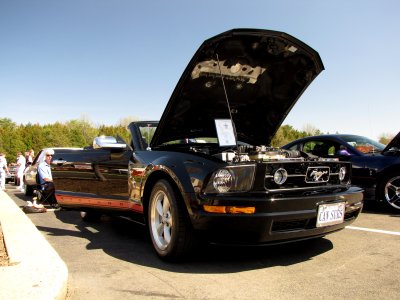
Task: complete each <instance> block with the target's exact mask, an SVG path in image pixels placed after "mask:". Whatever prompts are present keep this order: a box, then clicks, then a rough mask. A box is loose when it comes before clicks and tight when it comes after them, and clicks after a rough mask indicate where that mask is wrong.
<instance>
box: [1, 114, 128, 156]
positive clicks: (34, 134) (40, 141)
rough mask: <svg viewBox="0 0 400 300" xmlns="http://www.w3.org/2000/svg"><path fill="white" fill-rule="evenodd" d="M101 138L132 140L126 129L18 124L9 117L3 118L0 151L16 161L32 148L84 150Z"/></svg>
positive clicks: (79, 123)
mask: <svg viewBox="0 0 400 300" xmlns="http://www.w3.org/2000/svg"><path fill="white" fill-rule="evenodd" d="M99 135H111V136H117V135H119V136H121V137H122V138H123V139H124V140H126V141H129V139H130V135H129V132H128V131H127V129H126V126H124V125H122V124H120V125H115V126H106V125H100V126H97V127H96V126H93V125H92V124H90V122H88V121H85V120H71V121H68V122H65V123H60V122H56V123H54V124H46V125H39V124H31V123H28V124H26V125H24V124H18V125H17V124H16V123H15V122H13V121H12V120H11V119H9V118H0V152H3V153H5V154H6V157H7V160H8V161H9V162H13V161H14V159H13V158H15V157H16V155H17V153H18V152H21V153H22V154H24V152H25V151H28V150H29V149H33V150H34V151H35V153H38V152H39V151H40V150H41V149H43V148H47V147H85V146H89V145H91V144H92V142H93V138H95V137H96V136H99Z"/></svg>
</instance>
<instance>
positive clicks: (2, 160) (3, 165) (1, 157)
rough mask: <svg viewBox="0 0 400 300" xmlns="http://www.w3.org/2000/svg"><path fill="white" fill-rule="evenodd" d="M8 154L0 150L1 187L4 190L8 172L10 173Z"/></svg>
mask: <svg viewBox="0 0 400 300" xmlns="http://www.w3.org/2000/svg"><path fill="white" fill-rule="evenodd" d="M9 173H10V171H9V170H8V166H7V160H6V155H5V154H4V153H3V152H0V187H1V190H2V191H5V190H6V174H9Z"/></svg>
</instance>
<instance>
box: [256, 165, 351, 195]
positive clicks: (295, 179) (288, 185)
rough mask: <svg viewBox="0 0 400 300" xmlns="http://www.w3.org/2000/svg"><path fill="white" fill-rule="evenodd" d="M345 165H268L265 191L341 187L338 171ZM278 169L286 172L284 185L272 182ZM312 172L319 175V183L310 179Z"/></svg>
mask: <svg viewBox="0 0 400 300" xmlns="http://www.w3.org/2000/svg"><path fill="white" fill-rule="evenodd" d="M345 165H346V164H345V163H341V162H340V163H339V162H331V161H310V162H276V163H268V164H267V165H266V168H265V179H264V187H265V189H266V190H272V191H273V190H287V189H301V188H313V187H315V188H321V187H330V186H337V185H341V184H343V183H342V182H340V180H339V170H340V168H341V167H342V166H345ZM280 168H282V169H285V170H286V171H287V175H288V178H287V180H286V182H285V183H283V184H281V185H278V184H276V183H275V182H274V173H275V171H276V170H278V169H280ZM349 169H350V168H349ZM313 171H314V173H318V172H319V173H320V174H321V176H320V177H318V178H319V181H316V180H314V179H312V178H310V177H311V176H313V175H311V174H312V173H313ZM349 173H350V170H349ZM315 178H317V177H315Z"/></svg>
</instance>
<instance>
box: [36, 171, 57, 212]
mask: <svg viewBox="0 0 400 300" xmlns="http://www.w3.org/2000/svg"><path fill="white" fill-rule="evenodd" d="M33 193H34V194H36V203H37V204H42V205H49V206H51V207H53V208H58V207H59V205H58V203H57V200H56V198H55V194H54V184H53V183H52V182H45V183H42V184H41V183H40V180H39V175H38V174H37V175H36V185H35V186H34V187H33Z"/></svg>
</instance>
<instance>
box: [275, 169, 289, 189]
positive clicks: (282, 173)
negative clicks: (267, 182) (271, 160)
mask: <svg viewBox="0 0 400 300" xmlns="http://www.w3.org/2000/svg"><path fill="white" fill-rule="evenodd" d="M287 178H288V174H287V171H286V170H285V169H283V168H279V169H278V170H276V171H275V173H274V181H275V183H276V184H279V185H281V184H284V183H285V181H286V179H287Z"/></svg>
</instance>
